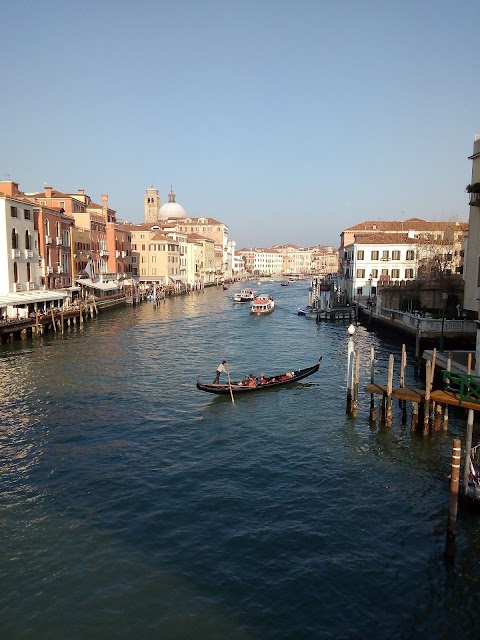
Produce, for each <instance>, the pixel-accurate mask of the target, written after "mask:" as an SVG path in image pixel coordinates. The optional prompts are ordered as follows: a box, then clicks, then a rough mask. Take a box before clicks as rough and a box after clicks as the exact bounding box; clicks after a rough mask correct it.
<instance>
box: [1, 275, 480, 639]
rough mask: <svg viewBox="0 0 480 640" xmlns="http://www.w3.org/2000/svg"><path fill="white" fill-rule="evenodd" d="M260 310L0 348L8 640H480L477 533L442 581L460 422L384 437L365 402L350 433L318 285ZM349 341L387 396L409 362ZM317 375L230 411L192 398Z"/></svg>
mask: <svg viewBox="0 0 480 640" xmlns="http://www.w3.org/2000/svg"><path fill="white" fill-rule="evenodd" d="M261 290H262V291H263V292H265V293H272V294H273V295H274V297H275V299H276V303H277V307H276V309H275V312H274V313H273V314H272V315H271V316H268V317H253V316H250V315H249V313H248V307H246V306H239V305H233V304H232V303H231V295H232V290H230V291H226V292H224V291H222V290H207V291H206V292H205V293H201V294H196V295H192V296H188V297H182V298H177V299H174V300H167V301H166V303H165V304H163V305H162V306H161V308H160V309H158V310H154V309H153V307H152V305H151V304H148V303H147V304H144V305H142V306H141V307H139V308H137V309H131V308H125V309H124V310H119V311H113V312H110V313H104V314H103V315H102V316H101V317H100V318H99V319H98V320H97V321H95V322H91V323H86V324H85V325H84V327H83V329H82V330H80V329H78V328H77V329H73V330H70V331H69V332H67V333H65V334H64V335H63V336H61V335H52V334H50V335H48V336H46V337H44V338H42V339H40V340H34V341H32V342H22V343H15V344H14V345H7V346H5V347H3V348H2V350H1V351H0V379H1V383H2V384H1V389H2V404H1V409H0V425H1V426H0V469H1V494H0V495H1V499H0V510H1V534H0V637H1V638H7V639H12V640H13V639H17V638H35V639H37V638H51V639H57V638H58V639H60V638H62V639H63V638H82V639H83V638H88V639H89V640H90V639H92V640H96V639H100V638H102V639H104V638H118V639H123V638H134V639H137V638H138V639H141V638H162V639H163V638H165V639H170V638H175V639H179V640H180V639H217V638H218V639H220V638H221V639H224V638H235V639H237V638H239V639H240V638H241V639H256V640H257V639H270V638H292V639H300V638H301V639H306V638H312V639H316V638H321V639H323V638H435V639H437V638H446V639H447V638H452V637H458V638H479V637H480V621H479V609H478V604H479V602H480V599H479V577H480V571H479V563H478V559H479V552H480V526H479V525H480V520H479V519H477V517H475V516H472V515H467V514H465V513H462V514H461V515H460V518H459V522H458V534H457V557H456V562H455V565H454V566H453V567H447V566H446V565H445V564H444V562H443V551H444V544H445V530H446V520H447V512H448V500H449V495H448V474H449V460H450V454H451V446H452V439H453V437H455V436H456V435H458V434H461V435H462V437H463V433H464V426H465V422H466V420H465V418H464V416H463V415H462V414H458V416H457V417H456V418H451V420H450V432H449V433H448V434H443V433H440V434H435V435H434V436H433V437H429V438H422V437H419V436H412V435H411V434H410V431H409V427H408V425H407V426H402V425H401V422H400V414H399V413H398V408H397V407H395V416H394V426H393V428H392V429H391V430H387V429H385V428H379V427H376V428H372V427H370V426H369V425H368V404H369V397H367V396H366V395H365V394H363V393H362V395H361V398H360V403H359V404H360V407H359V416H358V418H357V419H356V420H355V421H352V420H348V419H346V417H345V396H346V390H345V378H346V372H345V369H346V346H347V334H346V327H345V326H344V325H326V324H321V325H317V324H316V323H315V322H313V321H311V320H309V319H306V318H302V317H298V316H297V315H296V309H297V307H298V306H300V305H302V304H305V303H306V302H307V294H308V283H301V282H299V283H294V284H292V285H291V286H289V287H280V285H279V283H265V284H262V285H261ZM355 338H356V344H357V346H358V347H359V348H360V349H361V351H362V358H363V360H362V368H361V375H362V382H361V387H363V385H364V384H366V383H368V381H369V377H370V372H369V362H368V358H369V351H370V347H371V346H374V347H375V348H376V349H377V350H378V354H377V355H378V363H377V372H378V378H379V380H380V381H385V380H386V371H387V363H388V355H389V353H390V352H393V353H395V355H396V362H397V363H398V362H399V357H398V355H399V353H400V350H401V343H399V342H395V341H394V339H393V338H392V343H391V344H389V343H386V342H385V339H384V338H382V342H380V339H379V338H378V337H377V336H376V335H375V334H374V333H369V332H367V331H366V330H365V329H364V328H361V327H359V328H358V331H357V334H356V336H355ZM320 355H323V363H322V366H321V369H320V372H319V374H316V375H314V376H312V377H311V378H307V379H306V380H305V381H303V382H302V383H299V384H297V385H296V386H294V387H291V388H280V389H277V390H270V391H267V392H265V393H259V394H252V395H248V396H247V397H245V396H242V397H237V400H236V404H235V406H233V405H232V403H231V401H230V398H229V397H216V396H212V395H209V394H204V393H201V392H199V391H197V390H196V388H195V382H196V378H197V375H200V376H201V377H202V379H204V380H205V381H209V382H210V381H211V380H212V379H213V376H214V372H215V368H216V366H217V364H218V362H219V361H220V360H222V359H224V358H225V359H227V360H228V361H229V363H230V366H231V369H232V377H234V378H235V377H240V376H243V375H244V374H245V373H249V372H252V373H254V374H258V373H260V372H262V371H263V372H265V373H266V374H268V373H278V372H280V371H282V370H289V369H293V368H298V367H305V366H309V365H311V364H314V363H315V362H316V360H317V359H318V357H319V356H320ZM410 360H411V358H410ZM396 375H397V378H398V365H397V366H396ZM410 375H411V376H413V372H412V371H410ZM409 382H410V384H414V382H413V377H412V378H411V380H410V381H409ZM477 439H478V438H477Z"/></svg>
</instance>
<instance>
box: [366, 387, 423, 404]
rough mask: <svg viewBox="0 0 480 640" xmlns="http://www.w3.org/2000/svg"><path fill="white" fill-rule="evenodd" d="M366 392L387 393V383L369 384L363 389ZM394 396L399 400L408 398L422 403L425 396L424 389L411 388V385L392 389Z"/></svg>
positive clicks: (409, 400) (380, 394) (381, 394)
mask: <svg viewBox="0 0 480 640" xmlns="http://www.w3.org/2000/svg"><path fill="white" fill-rule="evenodd" d="M363 390H364V391H365V392H366V393H373V394H375V395H377V396H386V395H387V385H384V384H369V385H368V386H366V387H364V389H363ZM392 397H393V398H397V399H398V400H406V401H407V402H420V403H422V402H423V401H424V398H425V390H424V389H411V388H410V387H400V388H398V389H393V390H392Z"/></svg>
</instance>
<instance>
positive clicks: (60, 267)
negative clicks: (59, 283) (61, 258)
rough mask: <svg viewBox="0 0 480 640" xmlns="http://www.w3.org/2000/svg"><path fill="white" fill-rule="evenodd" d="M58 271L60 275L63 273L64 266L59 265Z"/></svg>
mask: <svg viewBox="0 0 480 640" xmlns="http://www.w3.org/2000/svg"><path fill="white" fill-rule="evenodd" d="M57 271H58V273H63V267H62V265H61V264H59V265H58V266H57Z"/></svg>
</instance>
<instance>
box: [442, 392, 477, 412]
mask: <svg viewBox="0 0 480 640" xmlns="http://www.w3.org/2000/svg"><path fill="white" fill-rule="evenodd" d="M430 397H431V399H432V400H434V401H435V402H439V403H440V404H449V405H451V406H453V407H461V408H462V409H473V410H474V411H480V404H479V403H478V402H469V401H468V400H462V403H461V404H460V394H458V393H452V392H451V391H441V390H440V389H439V390H438V391H432V393H431V395H430Z"/></svg>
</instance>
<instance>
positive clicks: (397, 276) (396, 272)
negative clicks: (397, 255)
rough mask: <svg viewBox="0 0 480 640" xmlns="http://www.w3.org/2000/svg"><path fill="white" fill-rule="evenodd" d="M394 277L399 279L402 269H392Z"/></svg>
mask: <svg viewBox="0 0 480 640" xmlns="http://www.w3.org/2000/svg"><path fill="white" fill-rule="evenodd" d="M392 278H396V279H397V280H398V279H399V278H400V269H392Z"/></svg>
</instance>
